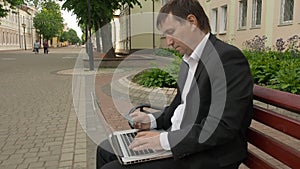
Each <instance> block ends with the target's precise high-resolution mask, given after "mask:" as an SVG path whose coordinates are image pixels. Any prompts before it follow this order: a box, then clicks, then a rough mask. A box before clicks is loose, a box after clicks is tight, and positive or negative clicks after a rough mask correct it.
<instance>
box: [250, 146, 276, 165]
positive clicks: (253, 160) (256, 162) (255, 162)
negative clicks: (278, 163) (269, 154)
mask: <svg viewBox="0 0 300 169" xmlns="http://www.w3.org/2000/svg"><path fill="white" fill-rule="evenodd" d="M244 164H245V165H246V166H247V167H249V168H251V169H273V168H275V167H274V166H273V165H272V164H271V163H269V162H267V161H265V160H263V159H262V158H261V157H259V156H257V155H255V153H253V152H252V151H251V150H248V157H247V160H246V161H245V162H244Z"/></svg>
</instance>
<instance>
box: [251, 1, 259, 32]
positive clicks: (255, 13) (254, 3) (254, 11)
mask: <svg viewBox="0 0 300 169" xmlns="http://www.w3.org/2000/svg"><path fill="white" fill-rule="evenodd" d="M257 1H261V3H260V11H258V2H257ZM258 12H260V14H259V15H260V16H259V17H260V18H259V20H260V23H259V24H258V23H257V20H258ZM261 24H262V0H252V24H251V26H252V28H260V27H261Z"/></svg>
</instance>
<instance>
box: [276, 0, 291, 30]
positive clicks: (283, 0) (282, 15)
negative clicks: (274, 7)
mask: <svg viewBox="0 0 300 169" xmlns="http://www.w3.org/2000/svg"><path fill="white" fill-rule="evenodd" d="M287 1H288V0H281V3H280V17H279V24H280V25H289V24H292V23H293V20H294V12H295V0H291V1H293V7H292V9H293V10H292V13H291V15H292V16H291V19H290V20H285V15H286V13H285V12H286V9H285V7H286V6H285V4H286V3H287ZM287 12H290V11H289V10H287Z"/></svg>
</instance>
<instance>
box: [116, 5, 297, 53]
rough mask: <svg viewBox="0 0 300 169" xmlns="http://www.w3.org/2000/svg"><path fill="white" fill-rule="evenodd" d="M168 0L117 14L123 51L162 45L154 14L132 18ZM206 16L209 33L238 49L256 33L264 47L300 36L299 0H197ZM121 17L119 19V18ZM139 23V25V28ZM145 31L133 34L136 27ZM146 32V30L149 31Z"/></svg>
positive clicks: (151, 10) (127, 9)
mask: <svg viewBox="0 0 300 169" xmlns="http://www.w3.org/2000/svg"><path fill="white" fill-rule="evenodd" d="M167 1H168V0H158V1H143V2H141V3H142V8H140V7H138V6H136V7H135V8H133V9H129V8H128V7H127V8H126V7H125V8H124V9H123V10H122V11H121V15H120V18H121V19H120V36H121V40H120V44H122V45H123V46H122V45H121V48H123V49H126V50H131V49H141V48H158V47H166V45H165V42H164V41H165V39H164V37H163V36H161V35H159V34H158V33H157V32H156V31H157V30H155V16H153V17H149V18H146V19H144V20H137V21H135V20H134V19H133V18H134V16H136V15H139V14H143V13H146V12H154V13H156V12H158V11H159V9H160V8H161V6H162V5H164V4H165V3H166V2H167ZM199 2H200V3H201V5H202V6H203V8H204V10H205V12H206V13H207V15H208V16H209V19H210V23H211V28H212V33H213V34H215V35H216V36H217V37H218V38H220V39H222V40H223V41H226V42H228V43H231V44H233V45H235V46H237V47H239V48H240V49H243V48H245V46H244V43H245V41H246V40H250V39H253V38H254V37H255V36H256V35H258V36H260V37H262V36H266V37H267V41H266V46H269V47H273V46H274V45H275V44H276V41H277V39H279V38H282V39H283V40H287V39H288V38H290V37H292V36H294V35H298V36H300V1H299V0H199ZM122 18H123V19H122ZM141 26H142V27H141ZM140 27H141V28H143V29H145V30H148V29H149V28H150V29H153V31H146V32H148V33H140V34H139V33H137V34H134V32H139V31H137V29H139V28H140ZM149 32H150V33H149Z"/></svg>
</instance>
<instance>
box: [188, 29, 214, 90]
mask: <svg viewBox="0 0 300 169" xmlns="http://www.w3.org/2000/svg"><path fill="white" fill-rule="evenodd" d="M215 41H216V37H215V36H213V35H210V36H209V39H208V41H207V42H206V44H205V47H204V49H203V52H202V55H201V57H200V60H199V63H198V66H197V69H196V72H195V75H194V79H195V80H193V82H192V85H191V88H192V87H193V86H194V85H195V84H196V82H197V81H198V79H199V77H200V74H201V72H202V70H203V68H204V67H205V64H206V62H207V61H208V59H209V56H210V54H211V53H212V51H213V48H214V46H213V43H214V42H215Z"/></svg>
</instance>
